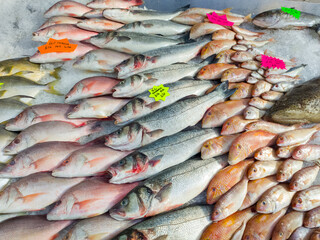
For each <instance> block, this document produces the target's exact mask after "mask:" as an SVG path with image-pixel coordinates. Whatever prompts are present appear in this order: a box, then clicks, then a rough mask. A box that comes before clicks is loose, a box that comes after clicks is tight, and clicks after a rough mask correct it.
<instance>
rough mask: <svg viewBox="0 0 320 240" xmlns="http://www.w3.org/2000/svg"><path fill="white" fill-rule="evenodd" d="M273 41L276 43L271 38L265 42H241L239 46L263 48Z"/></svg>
mask: <svg viewBox="0 0 320 240" xmlns="http://www.w3.org/2000/svg"><path fill="white" fill-rule="evenodd" d="M273 41H274V39H273V38H270V39H268V40H265V41H253V40H239V41H238V44H241V45H245V46H253V47H262V46H264V45H266V44H268V43H269V42H273Z"/></svg>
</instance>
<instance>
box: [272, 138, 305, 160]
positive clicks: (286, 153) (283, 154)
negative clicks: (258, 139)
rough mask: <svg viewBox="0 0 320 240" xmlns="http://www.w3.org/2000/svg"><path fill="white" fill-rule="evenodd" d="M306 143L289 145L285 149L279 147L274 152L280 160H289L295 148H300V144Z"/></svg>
mask: <svg viewBox="0 0 320 240" xmlns="http://www.w3.org/2000/svg"><path fill="white" fill-rule="evenodd" d="M306 142H307V141H306ZM306 142H302V143H298V144H295V145H290V146H287V147H279V148H278V149H277V150H276V154H277V156H278V157H280V158H290V157H291V156H292V153H293V151H294V150H295V149H296V147H297V146H300V145H302V144H305V143H306Z"/></svg>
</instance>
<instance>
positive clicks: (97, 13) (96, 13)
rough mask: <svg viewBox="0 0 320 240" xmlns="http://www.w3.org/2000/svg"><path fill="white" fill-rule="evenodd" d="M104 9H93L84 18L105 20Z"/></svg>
mask: <svg viewBox="0 0 320 240" xmlns="http://www.w3.org/2000/svg"><path fill="white" fill-rule="evenodd" d="M103 11H104V8H97V9H92V10H90V11H89V12H87V13H85V14H84V15H83V16H84V17H86V18H103Z"/></svg>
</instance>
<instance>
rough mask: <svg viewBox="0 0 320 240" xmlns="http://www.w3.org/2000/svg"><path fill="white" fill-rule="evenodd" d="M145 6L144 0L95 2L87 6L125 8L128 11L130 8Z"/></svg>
mask: <svg viewBox="0 0 320 240" xmlns="http://www.w3.org/2000/svg"><path fill="white" fill-rule="evenodd" d="M142 4H143V0H134V1H127V0H121V1H119V0H111V1H110V0H93V1H91V2H89V3H87V6H88V7H90V8H98V9H99V8H125V9H128V8H130V7H134V6H139V5H142Z"/></svg>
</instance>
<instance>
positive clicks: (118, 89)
mask: <svg viewBox="0 0 320 240" xmlns="http://www.w3.org/2000/svg"><path fill="white" fill-rule="evenodd" d="M145 80H146V78H145V77H144V76H142V75H133V76H132V77H129V78H126V79H124V80H122V81H120V82H119V83H118V84H117V85H116V86H115V87H113V89H112V91H113V96H114V97H122V96H127V95H128V94H130V93H131V92H132V91H133V90H135V89H138V88H139V87H140V86H141V85H142V84H143V82H144V81H145Z"/></svg>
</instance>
